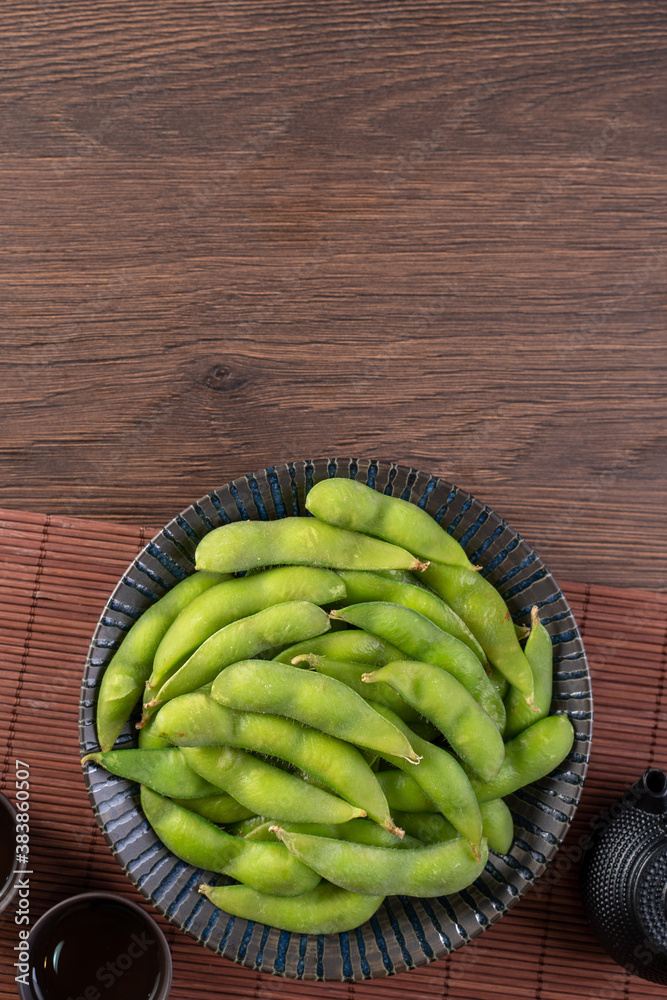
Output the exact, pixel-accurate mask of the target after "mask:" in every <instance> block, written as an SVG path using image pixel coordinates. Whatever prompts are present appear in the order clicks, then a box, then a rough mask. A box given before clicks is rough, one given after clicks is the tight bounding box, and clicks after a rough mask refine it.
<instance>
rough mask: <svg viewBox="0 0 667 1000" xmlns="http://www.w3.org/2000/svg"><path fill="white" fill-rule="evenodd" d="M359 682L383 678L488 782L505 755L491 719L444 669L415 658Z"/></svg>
mask: <svg viewBox="0 0 667 1000" xmlns="http://www.w3.org/2000/svg"><path fill="white" fill-rule="evenodd" d="M361 679H362V681H385V682H386V683H387V684H390V685H391V686H392V687H393V689H394V690H395V691H397V692H398V693H399V694H400V695H401V697H403V698H405V700H406V701H407V702H408V704H410V705H412V707H413V708H415V709H416V710H417V711H418V712H420V713H421V714H422V715H424V716H425V717H426V718H427V719H430V721H431V722H432V723H433V724H434V725H435V726H437V727H438V729H439V730H440V732H441V733H442V734H443V735H444V736H445V737H446V738H447V740H448V742H449V743H450V745H451V747H452V749H453V750H455V751H456V753H457V754H458V755H459V757H460V758H461V760H463V761H465V763H466V764H468V766H469V767H471V768H472V769H473V770H474V771H475V773H476V774H478V775H479V776H480V777H481V778H483V779H484V780H485V781H491V780H492V779H493V778H494V777H495V776H496V774H497V773H498V769H499V768H500V765H501V764H502V761H503V757H504V756H505V745H504V743H503V738H502V736H501V735H500V733H499V732H498V728H497V726H496V724H495V723H494V721H493V719H491V717H490V716H488V715H487V714H486V712H485V711H484V709H483V708H482V707H481V705H480V704H479V703H478V702H476V701H475V699H474V698H473V697H472V695H471V694H470V692H469V691H467V690H466V689H465V688H464V686H463V685H462V684H460V683H459V682H458V681H457V680H456V678H455V677H453V676H452V675H451V674H448V673H447V671H446V670H442V669H441V668H440V667H436V666H434V665H433V664H431V663H420V662H418V661H417V660H399V661H397V662H396V663H388V664H387V666H386V667H380V669H379V670H373V671H372V672H371V673H368V674H363V675H362V678H361Z"/></svg>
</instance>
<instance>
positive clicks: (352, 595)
mask: <svg viewBox="0 0 667 1000" xmlns="http://www.w3.org/2000/svg"><path fill="white" fill-rule="evenodd" d="M338 575H339V576H340V578H341V579H342V581H343V583H344V584H345V590H346V592H347V594H346V600H347V603H348V604H365V603H367V602H368V601H389V602H390V603H391V604H401V605H402V606H403V607H404V608H411V609H412V610H413V611H418V612H419V614H421V615H424V617H425V618H428V619H429V620H430V621H432V622H433V624H434V625H437V626H438V628H441V629H442V631H443V632H448V633H449V635H453V636H454V638H455V639H458V640H459V642H462V643H463V644H464V645H466V646H467V647H468V649H471V650H472V652H473V653H474V654H475V656H476V657H477V659H478V660H479V661H480V663H481V664H482V665H483V666H486V663H487V659H486V654H485V652H484V650H483V649H482V647H481V646H480V644H479V643H478V642H477V639H476V638H475V637H474V635H473V634H472V632H471V631H470V629H469V628H468V626H467V625H466V623H465V622H464V621H463V620H462V619H461V618H459V616H458V615H457V614H456V612H455V611H453V610H452V609H451V608H450V607H449V605H448V604H445V602H444V601H443V600H442V598H441V597H438V595H437V594H434V593H433V591H431V590H427V589H426V587H422V586H419V585H418V584H417V583H414V582H413V583H406V582H404V581H401V580H396V579H392V578H391V577H388V576H384V575H382V574H380V573H365V572H362V571H361V570H339V571H338Z"/></svg>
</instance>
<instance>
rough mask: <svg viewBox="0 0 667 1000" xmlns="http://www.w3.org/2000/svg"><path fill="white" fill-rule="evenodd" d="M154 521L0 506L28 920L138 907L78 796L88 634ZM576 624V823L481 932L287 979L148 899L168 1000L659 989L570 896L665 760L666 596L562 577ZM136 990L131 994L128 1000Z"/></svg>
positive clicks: (10, 726)
mask: <svg viewBox="0 0 667 1000" xmlns="http://www.w3.org/2000/svg"><path fill="white" fill-rule="evenodd" d="M150 534H151V532H148V531H146V530H145V529H142V528H133V527H127V526H121V525H117V524H105V523H103V522H92V521H85V520H81V519H76V518H63V517H50V516H43V515H38V514H27V513H26V514H24V513H20V512H17V511H10V510H0V656H1V660H0V663H1V665H2V669H1V671H0V698H1V700H0V720H1V724H2V732H3V733H4V734H5V740H4V742H3V747H2V751H3V752H2V763H1V771H0V787H1V788H2V789H3V790H6V792H7V794H8V795H9V796H10V798H13V789H14V770H15V760H16V759H17V758H18V759H20V760H21V761H23V762H26V763H28V765H29V768H30V784H31V800H30V805H31V810H30V812H31V840H30V849H31V855H30V861H31V868H32V870H33V871H34V875H33V876H32V877H31V882H30V887H31V892H30V916H31V924H32V923H34V921H35V920H37V918H38V917H39V916H40V915H41V914H42V913H43V912H44V911H45V910H46V909H47V908H48V907H49V906H51V905H53V904H54V903H56V902H57V901H59V900H60V899H63V898H64V897H65V896H67V895H72V894H74V893H77V892H85V891H87V890H90V889H107V890H111V891H114V892H119V893H121V894H123V895H126V896H128V897H130V898H133V899H135V900H136V901H138V902H139V903H141V904H144V901H143V897H142V896H141V895H140V894H139V893H137V892H136V891H135V890H134V888H133V887H132V885H131V884H130V882H129V881H128V880H127V879H126V878H125V876H124V875H123V873H122V871H121V869H120V868H119V867H118V865H117V863H116V861H115V860H114V859H113V857H112V855H111V853H110V851H109V849H108V847H107V846H106V844H105V842H104V840H103V838H102V835H101V833H100V831H99V829H98V827H97V824H96V822H95V819H94V817H93V813H92V809H91V808H90V805H89V801H88V796H87V794H86V791H85V787H84V783H83V778H82V773H81V767H80V763H79V749H78V728H77V719H78V702H79V689H80V682H81V675H82V672H83V666H84V662H85V658H86V653H87V651H88V645H89V642H90V638H91V635H92V633H93V630H94V628H95V625H96V622H97V619H98V617H99V614H100V612H101V610H102V608H103V606H104V604H105V602H106V600H107V597H108V595H109V593H110V591H111V590H112V588H113V586H114V585H115V583H116V582H117V580H118V578H119V577H120V576H121V574H122V573H123V571H124V570H125V569H126V568H127V566H128V564H129V563H130V562H131V561H132V559H133V558H134V556H135V555H136V554H137V552H138V551H139V550H140V549H141V548H142V547H143V546H144V544H145V543H146V541H147V539H148V538H149V537H150ZM560 582H561V586H562V587H563V590H564V592H565V594H566V596H567V597H568V599H569V601H570V604H571V606H572V609H573V611H574V614H575V616H576V618H577V621H578V623H579V626H580V628H581V631H582V634H583V638H584V642H585V645H586V651H587V654H588V658H589V662H590V666H591V671H592V676H593V693H594V705H595V729H594V739H593V754H592V760H591V765H590V769H589V772H588V778H587V781H586V787H585V789H584V793H583V798H582V802H581V805H580V806H579V809H578V811H577V815H576V818H575V822H574V824H573V827H572V829H571V830H570V832H569V833H568V835H567V838H566V840H565V843H564V845H563V847H562V848H561V850H560V851H559V853H558V855H557V857H556V859H555V861H554V863H553V865H552V866H551V868H550V869H549V870H548V871H547V872H546V874H545V875H544V876H543V877H542V879H541V880H540V881H539V882H538V883H537V885H536V886H535V887H534V888H533V889H531V890H530V891H529V892H528V894H527V896H526V897H525V898H524V899H523V900H522V901H521V902H520V903H519V904H518V905H517V906H516V908H515V909H513V910H511V911H510V912H509V913H508V914H507V915H506V916H504V917H503V919H502V920H500V921H499V922H498V923H497V924H496V925H494V926H493V927H492V928H491V929H490V930H489V931H488V932H486V933H485V934H483V935H481V937H479V938H478V939H477V940H476V941H474V942H473V943H472V944H470V945H467V946H466V947H465V948H463V949H461V950H460V951H458V952H455V953H454V954H453V955H451V956H449V957H448V958H445V959H440V960H438V961H437V962H434V963H432V964H431V965H428V966H424V967H421V968H419V969H415V970H413V971H412V972H409V973H403V974H401V975H398V976H394V977H391V978H388V979H386V978H382V979H376V980H371V981H368V982H361V983H313V982H298V981H294V980H283V979H278V978H276V977H272V976H270V975H267V974H263V973H256V972H253V971H252V970H251V969H246V968H242V967H240V966H237V965H235V964H234V963H232V962H229V961H227V960H225V959H222V958H219V957H218V956H216V955H214V954H212V953H211V952H209V951H208V950H207V949H205V948H203V947H201V946H200V945H198V944H197V943H196V942H195V941H193V940H191V939H190V938H188V937H187V936H186V935H185V934H182V933H181V932H180V931H177V930H176V929H175V928H173V927H172V926H171V925H170V924H169V923H167V922H166V921H165V920H164V919H163V918H162V917H160V916H159V915H158V914H156V913H155V912H154V911H152V910H151V908H150V907H149V906H148V905H147V904H144V905H145V907H146V909H148V910H150V912H152V913H153V915H154V916H155V918H156V919H157V921H158V922H159V923H160V925H161V926H162V928H163V930H164V931H165V933H166V935H167V939H168V941H169V944H170V946H171V949H172V953H173V957H174V984H173V989H172V993H171V996H172V997H173V998H174V1000H213V998H222V1000H225V998H227V1000H232V998H233V1000H240V998H243V997H248V998H262V1000H277V998H278V997H280V998H285V1000H298V998H309V997H312V998H336V1000H338V998H341V1000H342V998H347V1000H349V998H357V997H358V998H364V1000H380V998H382V1000H388V998H392V997H396V998H397V1000H399V998H400V1000H433V998H435V997H437V998H442V1000H459V998H460V1000H471V998H473V1000H498V998H506V997H507V998H510V997H511V998H513V1000H514V998H524V997H525V998H531V1000H533V998H535V1000H552V998H553V1000H557V998H558V1000H563V998H577V1000H579V998H581V997H582V996H583V997H587V998H598V997H599V998H600V1000H602V998H604V1000H612V998H613V1000H642V998H648V997H661V996H664V995H665V991H664V988H661V987H658V986H653V985H651V984H649V983H645V982H644V981H643V980H640V979H636V978H630V977H628V976H627V975H626V974H625V973H624V972H623V970H622V969H621V968H620V967H619V966H617V965H616V964H615V963H614V962H613V961H612V960H611V959H609V958H608V957H607V956H606V955H605V953H604V952H603V951H602V950H601V949H600V947H599V946H598V944H597V943H596V941H595V939H594V938H593V936H592V934H591V932H590V930H589V928H588V925H587V923H586V920H585V917H584V915H583V911H582V907H581V902H580V898H579V892H578V882H577V879H578V861H579V857H580V852H581V847H580V845H581V843H582V842H583V840H584V839H585V837H586V833H587V831H588V830H589V829H590V822H591V819H592V818H593V817H594V816H596V815H597V813H598V812H599V811H600V810H601V809H602V808H604V807H605V806H606V805H608V804H609V803H611V802H613V801H614V800H615V799H617V798H618V797H620V795H621V794H622V792H623V791H624V790H625V788H626V787H627V786H628V785H629V784H631V783H632V782H633V781H634V780H636V778H638V777H639V776H640V774H641V773H642V772H643V771H644V769H645V768H646V767H647V766H649V765H652V766H656V767H662V768H664V769H667V746H666V745H665V741H664V739H663V733H664V725H665V721H666V719H667V701H666V700H665V698H666V695H665V676H666V667H667V595H665V594H662V593H653V592H650V591H642V590H621V589H615V588H609V587H600V586H584V585H582V584H575V583H569V584H563V583H562V581H560ZM0 924H1V926H0V958H1V962H2V964H1V966H0V1000H8V998H14V997H15V996H16V984H15V982H14V975H15V970H14V969H13V962H14V961H15V960H16V959H15V956H16V952H15V951H13V949H14V946H15V945H16V942H17V928H16V926H15V924H14V910H13V908H11V907H10V909H9V910H6V911H5V913H4V914H3V915H2V918H0ZM129 1000H131V998H129Z"/></svg>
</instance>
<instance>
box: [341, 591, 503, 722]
mask: <svg viewBox="0 0 667 1000" xmlns="http://www.w3.org/2000/svg"><path fill="white" fill-rule="evenodd" d="M330 615H331V617H332V618H340V619H342V620H343V621H346V622H348V624H350V625H355V626H357V627H358V628H362V629H365V630H366V631H368V632H372V633H374V634H376V635H378V636H379V637H380V638H381V639H385V640H386V641H387V642H390V643H391V644H392V645H394V646H397V647H398V648H399V649H400V650H402V652H403V656H402V657H400V659H405V658H406V657H409V658H410V659H413V660H421V661H423V662H425V663H433V664H435V665H436V666H437V667H440V668H442V669H443V670H445V671H447V673H449V674H451V676H452V677H455V678H456V680H457V681H459V682H460V683H461V684H462V685H463V686H464V687H465V688H466V689H467V690H468V691H469V692H470V694H471V695H472V697H473V698H474V699H475V700H476V701H478V702H479V704H480V705H481V706H482V708H483V709H484V711H485V712H487V714H488V715H490V716H491V718H492V719H493V721H494V722H495V724H496V726H497V727H498V728H499V729H501V730H502V729H503V728H504V726H505V706H504V704H503V702H502V699H501V698H500V696H499V694H498V692H497V691H496V689H495V688H494V686H493V685H492V684H491V681H490V680H489V678H488V677H487V675H486V671H485V670H484V667H483V666H482V664H481V663H480V662H479V660H478V659H477V657H476V656H475V654H474V653H473V652H472V651H471V650H470V649H468V647H467V646H465V645H464V644H463V643H462V642H460V641H459V640H458V639H455V638H454V636H452V635H449V634H448V633H447V632H443V631H442V629H441V628H438V626H437V625H434V623H433V622H432V621H430V619H428V618H426V617H425V616H424V615H422V614H420V613H419V612H418V611H413V610H412V609H411V608H404V607H402V606H401V605H400V604H392V603H391V602H389V601H368V602H366V603H364V604H351V605H348V606H347V607H345V608H339V609H337V610H336V611H331V612H330Z"/></svg>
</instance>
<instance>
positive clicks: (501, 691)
mask: <svg viewBox="0 0 667 1000" xmlns="http://www.w3.org/2000/svg"><path fill="white" fill-rule="evenodd" d="M489 680H490V681H491V683H492V684H493V686H494V688H495V689H496V691H497V692H498V695H499V697H501V698H502V699H503V701H504V700H505V696H506V695H507V692H508V691H509V689H510V682H509V681H508V680H507V678H506V677H503V675H502V674H501V672H500V671H499V670H497V669H496V668H495V667H491V672H490V673H489ZM523 700H524V701H525V700H526V699H525V698H524V699H523ZM531 714H532V713H531ZM505 716H507V708H506V709H505ZM505 725H507V718H506V719H505ZM504 731H505V730H504V729H503V733H504Z"/></svg>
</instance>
